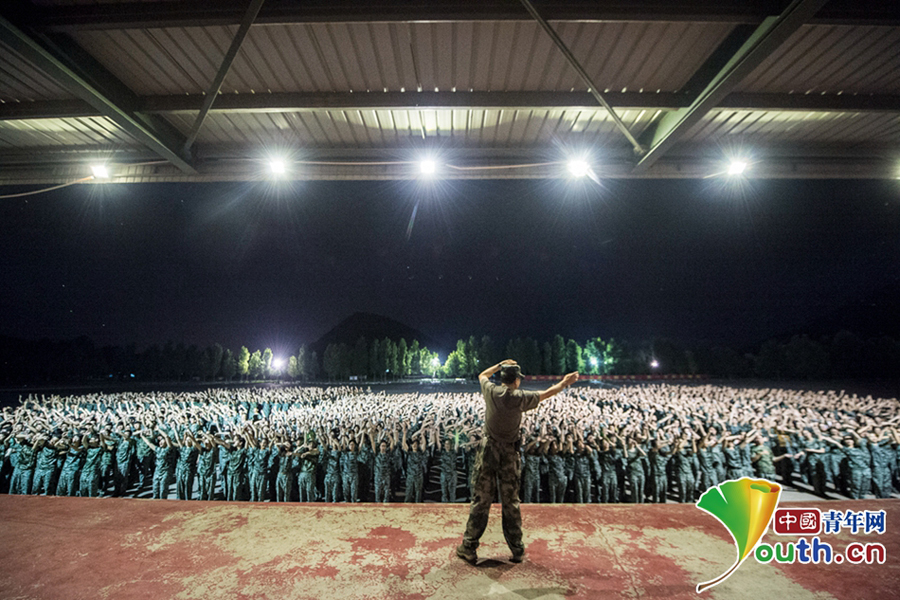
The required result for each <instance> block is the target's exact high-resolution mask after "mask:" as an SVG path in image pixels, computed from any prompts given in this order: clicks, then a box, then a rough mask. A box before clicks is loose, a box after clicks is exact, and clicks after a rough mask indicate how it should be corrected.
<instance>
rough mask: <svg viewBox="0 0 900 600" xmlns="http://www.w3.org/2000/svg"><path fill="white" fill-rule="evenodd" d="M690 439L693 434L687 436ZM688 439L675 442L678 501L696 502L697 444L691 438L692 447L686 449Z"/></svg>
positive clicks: (674, 453) (673, 455) (673, 453)
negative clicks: (695, 460) (695, 453)
mask: <svg viewBox="0 0 900 600" xmlns="http://www.w3.org/2000/svg"><path fill="white" fill-rule="evenodd" d="M686 435H687V436H688V437H691V436H692V433H688V434H686ZM686 443H687V438H686V437H682V438H679V440H678V441H677V442H675V450H674V451H673V452H672V457H673V458H674V460H675V473H676V476H677V479H678V501H679V502H693V501H694V482H695V479H694V448H695V447H696V444H697V442H696V441H695V440H694V439H693V437H691V446H690V447H689V448H688V447H686Z"/></svg>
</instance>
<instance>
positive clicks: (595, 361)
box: [591, 356, 597, 367]
mask: <svg viewBox="0 0 900 600" xmlns="http://www.w3.org/2000/svg"><path fill="white" fill-rule="evenodd" d="M591 366H592V367H596V366H597V357H596V356H592V357H591Z"/></svg>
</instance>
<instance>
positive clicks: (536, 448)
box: [0, 382, 900, 502]
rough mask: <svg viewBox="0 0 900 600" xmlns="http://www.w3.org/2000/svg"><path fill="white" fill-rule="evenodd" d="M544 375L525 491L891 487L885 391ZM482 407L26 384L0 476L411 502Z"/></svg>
mask: <svg viewBox="0 0 900 600" xmlns="http://www.w3.org/2000/svg"><path fill="white" fill-rule="evenodd" d="M569 383H571V382H569ZM557 385H558V386H561V387H560V389H554V388H553V387H551V388H549V389H548V390H546V391H545V392H543V393H542V395H541V400H542V401H541V410H538V411H531V412H526V413H525V414H524V416H523V420H522V429H521V450H522V454H523V471H522V496H523V500H524V501H526V502H535V501H557V502H558V501H574V502H617V501H625V500H628V501H633V502H644V501H655V502H664V501H666V500H667V499H669V500H671V499H677V500H679V501H682V502H692V501H694V500H696V498H697V497H698V495H699V494H700V493H702V492H703V491H704V490H705V489H707V488H708V487H710V486H711V485H715V484H716V483H720V482H721V481H724V480H726V479H734V478H737V477H740V476H744V475H748V476H758V477H767V478H771V479H775V478H778V479H779V480H782V481H784V482H785V483H786V484H791V483H792V482H793V479H794V478H798V479H801V480H803V481H805V482H806V483H807V484H808V485H809V486H810V487H811V488H813V489H814V490H815V491H816V492H817V493H819V494H820V495H826V494H830V493H834V492H838V493H841V494H844V495H846V496H849V497H852V498H859V497H862V496H864V495H865V494H869V493H872V494H875V495H876V496H879V497H887V496H889V495H890V494H891V493H893V489H894V488H895V487H897V486H898V483H900V471H898V452H900V449H898V448H900V434H898V430H900V403H898V402H897V400H896V399H893V398H891V399H873V398H871V397H865V398H861V397H857V396H855V395H847V394H844V393H843V392H804V391H792V390H782V389H755V388H732V387H723V386H712V385H704V386H678V385H644V386H629V387H621V388H615V389H613V388H596V387H573V388H569V389H564V388H565V387H567V385H565V384H563V382H560V383H559V384H557ZM551 396H552V397H551ZM483 410H484V402H483V400H482V399H481V396H480V395H479V394H475V393H473V394H463V393H425V394H422V393H409V394H386V393H384V392H379V393H372V392H371V391H366V390H364V389H361V388H353V387H328V388H317V387H285V388H278V389H240V390H237V389H213V390H207V391H203V392H194V393H149V394H148V393H123V394H91V395H84V396H68V397H58V396H51V397H46V398H45V397H40V398H38V397H34V396H31V397H28V398H26V399H24V400H23V401H21V402H20V403H19V405H18V406H16V407H7V408H5V409H3V411H2V412H0V452H2V458H3V466H2V470H0V474H2V476H3V477H2V481H0V486H2V489H3V490H8V491H9V492H10V493H19V494H28V493H31V494H59V495H81V496H98V495H106V494H110V495H119V496H122V495H128V494H135V495H137V494H142V493H145V492H147V491H148V488H150V490H151V492H152V495H153V496H154V497H156V498H166V497H168V495H169V490H170V486H171V484H172V483H175V484H176V485H175V492H176V497H177V498H179V499H185V500H189V499H193V498H199V499H201V500H212V499H216V498H218V497H224V498H225V499H227V500H253V501H264V500H272V501H289V500H291V499H295V500H298V499H299V500H302V501H317V500H321V499H325V500H327V501H341V500H343V501H360V500H362V501H370V500H372V499H374V500H376V501H388V500H391V499H394V498H395V494H396V493H398V492H400V491H401V490H403V491H405V499H406V500H407V501H422V500H423V498H424V492H425V488H426V485H427V483H428V481H429V478H428V475H429V473H433V474H435V475H437V474H440V481H441V486H440V489H441V499H442V500H443V501H449V502H452V501H455V500H456V498H457V494H458V491H459V488H463V489H466V490H467V489H468V488H467V486H466V482H467V479H465V478H464V479H463V480H462V486H460V485H458V483H457V473H458V472H460V473H465V474H468V475H471V466H472V462H473V457H474V454H475V450H476V448H477V447H478V445H479V444H480V443H481V441H482V440H481V438H482V435H483V416H484V415H483ZM217 490H219V493H217ZM433 491H434V490H433ZM195 492H196V493H195ZM464 494H465V492H464ZM464 494H463V495H464Z"/></svg>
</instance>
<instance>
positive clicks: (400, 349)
mask: <svg viewBox="0 0 900 600" xmlns="http://www.w3.org/2000/svg"><path fill="white" fill-rule="evenodd" d="M410 363H412V356H411V355H410V353H409V346H408V345H407V343H406V339H404V338H400V342H399V343H398V344H397V375H398V376H399V377H400V378H401V379H402V378H404V377H406V376H407V375H409V366H410Z"/></svg>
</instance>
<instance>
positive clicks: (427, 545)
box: [0, 496, 900, 600]
mask: <svg viewBox="0 0 900 600" xmlns="http://www.w3.org/2000/svg"><path fill="white" fill-rule="evenodd" d="M791 505H794V506H817V507H819V508H820V509H822V510H823V511H826V510H831V509H835V510H847V509H851V508H852V509H854V510H881V509H884V510H885V511H887V519H886V532H885V533H884V534H882V535H877V534H869V535H863V534H862V533H860V534H857V535H852V534H850V533H849V532H847V530H844V531H843V532H842V533H841V534H839V535H827V536H822V539H823V540H825V541H828V542H829V543H830V544H831V545H832V546H833V547H834V548H835V549H836V550H839V551H843V550H844V548H845V547H846V546H847V545H848V544H850V543H851V542H862V543H869V542H879V543H881V544H884V546H885V548H886V551H887V560H886V562H885V564H883V565H878V564H874V565H865V564H862V565H851V564H848V563H846V562H845V563H843V564H840V565H837V564H831V565H824V564H818V565H816V564H812V563H809V564H791V565H778V564H775V563H774V562H773V563H770V564H760V563H758V562H757V561H756V560H755V559H754V558H753V557H752V556H751V557H749V558H748V559H747V560H746V561H745V562H744V564H743V565H741V567H740V568H739V569H738V570H737V571H736V572H735V573H734V574H733V575H732V576H731V578H729V579H728V580H726V581H725V582H724V583H722V584H720V585H718V586H716V587H714V588H711V589H709V590H707V591H704V592H703V593H702V594H701V595H699V596H698V594H697V593H696V592H695V586H696V585H697V583H699V582H703V581H707V580H710V579H713V578H715V577H717V576H719V575H720V574H722V573H723V572H724V571H726V570H727V569H728V568H729V567H730V566H731V565H732V563H733V562H734V560H735V556H736V550H735V546H734V544H733V542H732V541H731V537H730V536H729V534H728V533H727V531H726V530H725V528H724V527H723V526H722V525H721V524H720V523H719V522H718V521H717V520H716V519H714V518H713V517H712V516H710V515H708V514H707V513H705V512H703V511H701V510H699V509H697V508H696V507H695V506H694V505H675V504H667V505H641V506H629V505H553V506H551V505H523V506H522V513H523V521H524V530H525V536H526V538H525V540H526V544H527V552H528V556H527V558H526V560H525V562H524V563H522V564H518V565H515V564H512V563H510V562H508V557H509V555H508V550H507V548H506V544H505V543H504V541H503V535H502V533H501V528H500V510H499V505H495V506H494V508H493V510H492V514H491V522H490V524H489V525H488V531H487V534H486V535H485V537H484V539H483V543H482V546H481V548H480V549H479V563H478V565H477V566H474V567H473V566H471V565H469V564H467V563H465V562H463V561H461V560H459V559H458V558H456V557H455V555H454V548H455V547H456V545H457V544H458V543H459V541H460V538H461V535H462V531H463V527H464V524H465V520H466V516H467V511H468V507H467V506H466V505H462V504H457V505H442V504H420V505H402V504H390V505H373V504H361V505H360V504H358V505H352V506H351V505H345V504H336V505H325V504H268V503H267V504H250V503H227V502H179V501H164V500H163V501H160V500H157V501H154V500H136V499H108V498H101V499H93V498H56V497H32V496H2V497H0V515H2V517H0V540H2V543H0V598H2V599H4V600H5V599H11V598H17V599H31V598H34V599H38V598H40V599H57V598H59V599H66V600H77V599H82V598H83V599H86V600H87V599H90V600H97V599H103V598H112V599H116V600H129V599H133V598H135V599H136V598H141V599H143V598H153V599H161V598H180V599H194V598H197V599H219V598H222V599H229V600H230V599H244V598H272V599H279V600H282V599H284V600H287V599H316V600H328V599H332V598H334V599H338V598H339V599H342V600H363V599H378V600H381V599H402V600H412V599H417V600H424V599H426V598H434V599H441V600H444V599H448V600H449V599H457V598H458V599H472V598H490V599H492V600H512V599H522V598H524V599H526V600H536V599H539V598H540V599H561V598H571V599H582V598H583V599H597V598H714V599H731V598H752V599H753V600H774V599H779V598H780V599H789V600H795V599H796V600H803V599H810V600H828V599H831V598H837V599H846V600H859V599H869V598H871V599H876V598H877V599H886V598H900V560H898V559H900V535H898V532H900V504H898V501H897V500H882V501H876V500H863V501H858V502H852V501H832V502H817V503H816V502H803V503H782V504H781V505H780V506H781V507H785V506H791ZM795 539H796V538H792V537H789V536H776V535H774V534H773V533H772V532H771V531H769V532H768V533H766V535H765V536H764V537H763V541H764V542H767V543H770V544H772V543H774V542H775V541H784V540H795Z"/></svg>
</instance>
